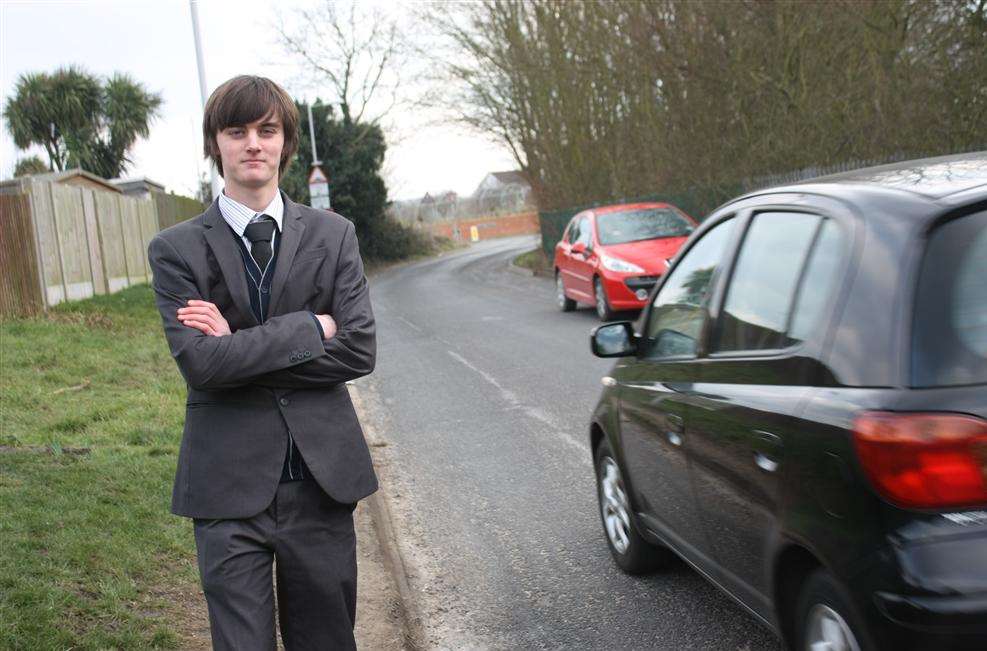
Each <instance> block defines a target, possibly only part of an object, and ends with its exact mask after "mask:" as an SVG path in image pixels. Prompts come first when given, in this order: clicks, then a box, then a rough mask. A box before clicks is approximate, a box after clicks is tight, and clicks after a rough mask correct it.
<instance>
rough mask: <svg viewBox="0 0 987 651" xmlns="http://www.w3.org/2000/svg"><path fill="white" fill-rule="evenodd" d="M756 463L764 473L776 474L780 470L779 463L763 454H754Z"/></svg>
mask: <svg viewBox="0 0 987 651" xmlns="http://www.w3.org/2000/svg"><path fill="white" fill-rule="evenodd" d="M754 463H755V464H756V465H757V467H758V468H760V469H761V470H763V471H764V472H774V471H776V470H778V462H777V461H775V460H774V459H772V458H771V457H769V456H768V455H766V454H764V453H763V452H755V453H754Z"/></svg>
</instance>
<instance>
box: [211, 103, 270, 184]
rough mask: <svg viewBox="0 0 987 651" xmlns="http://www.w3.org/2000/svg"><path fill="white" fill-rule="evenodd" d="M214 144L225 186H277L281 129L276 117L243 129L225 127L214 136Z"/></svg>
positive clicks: (258, 121)
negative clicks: (219, 159) (216, 146)
mask: <svg viewBox="0 0 987 651" xmlns="http://www.w3.org/2000/svg"><path fill="white" fill-rule="evenodd" d="M216 144H217V145H218V146H219V154H220V158H221V159H222V161H223V179H224V180H225V181H226V183H227V184H230V183H233V184H236V185H239V186H241V187H244V188H262V187H265V186H267V185H270V184H272V183H273V184H274V185H275V186H276V185H277V183H278V166H279V165H280V164H281V150H282V149H283V148H284V130H283V128H282V126H281V120H280V119H279V118H278V117H277V116H276V115H273V114H272V115H268V116H266V117H263V118H261V119H260V120H257V121H255V122H251V123H250V124H245V125H243V126H230V127H227V128H225V129H223V130H222V131H220V132H219V133H217V134H216Z"/></svg>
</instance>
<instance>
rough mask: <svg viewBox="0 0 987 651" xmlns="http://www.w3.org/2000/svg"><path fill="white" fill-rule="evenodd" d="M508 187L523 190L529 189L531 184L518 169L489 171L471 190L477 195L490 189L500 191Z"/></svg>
mask: <svg viewBox="0 0 987 651" xmlns="http://www.w3.org/2000/svg"><path fill="white" fill-rule="evenodd" d="M508 187H518V188H523V189H525V190H530V189H531V184H530V183H528V180H527V179H526V178H525V177H524V174H523V173H521V172H520V171H519V170H511V171H509V172H490V173H489V174H487V175H486V176H485V177H483V180H482V181H480V185H478V186H477V187H476V190H475V191H474V192H473V196H474V197H478V196H480V195H482V194H486V193H489V192H490V191H501V190H504V189H506V188H508Z"/></svg>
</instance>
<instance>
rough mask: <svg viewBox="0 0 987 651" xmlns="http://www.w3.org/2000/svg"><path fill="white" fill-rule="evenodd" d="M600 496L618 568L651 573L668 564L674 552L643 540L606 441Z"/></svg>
mask: <svg viewBox="0 0 987 651" xmlns="http://www.w3.org/2000/svg"><path fill="white" fill-rule="evenodd" d="M594 465H595V466H596V496H597V499H598V500H599V504H600V520H601V522H602V523H603V533H604V534H605V536H606V539H607V546H608V547H609V548H610V554H611V555H612V556H613V560H614V561H615V562H616V563H617V566H618V567H620V569H621V570H623V571H624V572H626V573H627V574H647V573H649V572H653V571H654V570H656V569H658V568H660V567H662V566H663V565H665V564H666V563H667V562H668V561H669V559H670V558H671V555H672V552H671V551H670V550H669V549H668V548H666V547H664V546H657V545H652V544H651V543H649V542H648V541H647V540H645V539H644V538H642V537H641V534H639V533H638V531H637V529H636V528H635V525H634V520H633V518H632V517H631V507H630V502H629V501H628V499H627V491H626V490H625V489H624V481H623V478H622V476H621V473H620V466H619V465H618V464H617V460H616V459H615V458H614V455H613V452H612V451H611V450H610V444H609V443H608V442H607V440H606V439H605V438H604V439H603V441H601V442H600V445H599V446H597V448H596V453H595V454H594Z"/></svg>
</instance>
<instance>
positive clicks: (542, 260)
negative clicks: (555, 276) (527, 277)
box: [514, 247, 552, 276]
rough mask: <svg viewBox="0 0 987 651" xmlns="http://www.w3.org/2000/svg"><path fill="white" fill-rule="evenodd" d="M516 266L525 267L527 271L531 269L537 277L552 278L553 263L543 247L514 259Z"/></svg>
mask: <svg viewBox="0 0 987 651" xmlns="http://www.w3.org/2000/svg"><path fill="white" fill-rule="evenodd" d="M514 264H515V265H517V266H518V267H524V268H525V269H531V271H532V273H534V274H535V275H536V276H551V275H552V262H551V260H549V259H548V256H547V255H545V251H544V250H542V248H541V247H538V248H537V249H532V250H531V251H528V252H527V253H522V254H521V255H519V256H518V257H516V258H514Z"/></svg>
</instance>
